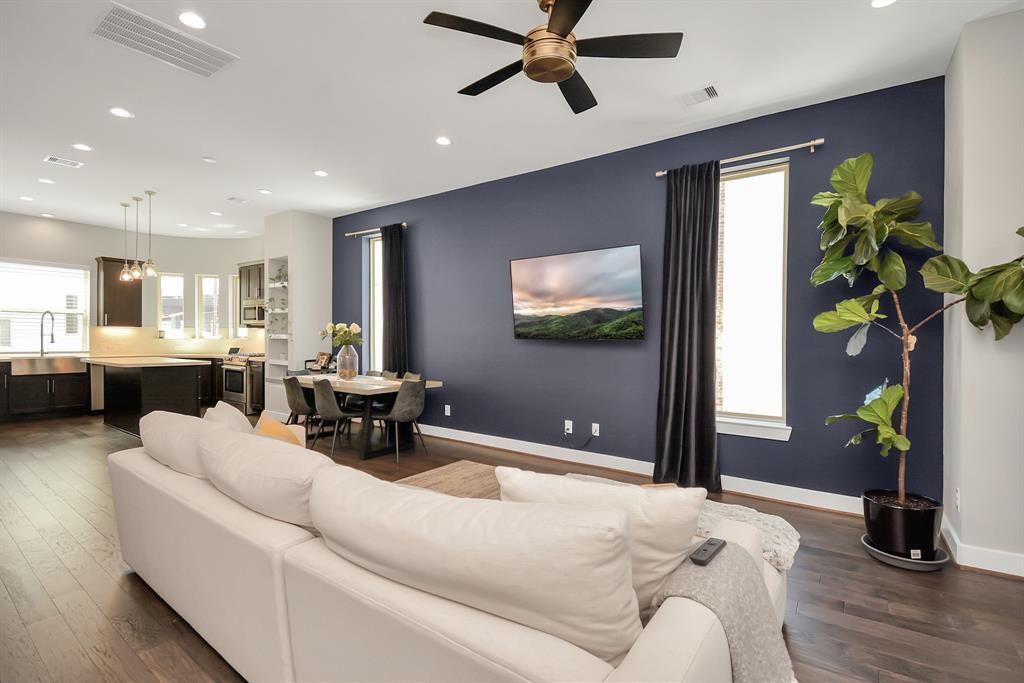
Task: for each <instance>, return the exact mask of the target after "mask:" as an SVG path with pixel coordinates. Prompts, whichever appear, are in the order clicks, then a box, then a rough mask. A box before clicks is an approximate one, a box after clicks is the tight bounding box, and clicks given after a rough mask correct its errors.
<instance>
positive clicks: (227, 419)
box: [203, 401, 252, 434]
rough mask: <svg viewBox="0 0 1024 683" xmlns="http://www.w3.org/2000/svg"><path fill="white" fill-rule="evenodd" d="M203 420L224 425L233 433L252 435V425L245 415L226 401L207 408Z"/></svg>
mask: <svg viewBox="0 0 1024 683" xmlns="http://www.w3.org/2000/svg"><path fill="white" fill-rule="evenodd" d="M203 419H204V420H207V421H209V422H217V423H219V424H222V425H224V426H225V427H227V428H228V429H230V430H231V431H233V432H239V433H241V434H252V424H251V423H250V422H249V418H247V417H246V416H245V413H243V412H242V411H241V410H239V409H238V408H236V407H234V406H233V405H231V404H230V403H225V402H224V401H217V405H215V406H213V407H212V408H207V409H206V414H205V415H203Z"/></svg>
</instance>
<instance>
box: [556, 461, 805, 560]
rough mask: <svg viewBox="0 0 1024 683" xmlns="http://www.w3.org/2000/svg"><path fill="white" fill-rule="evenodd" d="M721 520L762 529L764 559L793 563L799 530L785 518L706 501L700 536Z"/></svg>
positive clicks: (708, 533) (606, 481) (707, 535)
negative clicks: (742, 523) (730, 520)
mask: <svg viewBox="0 0 1024 683" xmlns="http://www.w3.org/2000/svg"><path fill="white" fill-rule="evenodd" d="M565 476H567V477H571V478H573V479H582V480H585V481H599V482H601V483H604V484H619V485H622V486H633V484H626V483H624V482H621V481H615V480H614V479H605V478H604V477H595V476H593V475H589V474H567V475H565ZM719 519H733V520H736V521H738V522H746V523H747V524H749V525H751V526H752V527H754V528H756V529H757V530H758V531H760V532H761V554H762V555H763V556H764V559H765V561H766V562H767V563H768V564H770V565H771V566H773V567H775V568H776V569H778V570H779V571H780V572H784V571H786V570H788V569H789V568H790V567H792V566H793V558H794V557H795V556H796V551H797V549H798V548H800V533H799V532H798V531H797V530H796V529H794V528H793V525H792V524H790V523H789V522H787V521H786V520H784V519H783V518H782V517H779V516H778V515H768V514H765V513H763V512H758V511H757V510H754V509H753V508H748V507H745V506H743V505H731V504H728V503H718V502H715V501H713V500H708V501H705V502H704V509H703V510H701V513H700V517H699V518H698V519H697V535H698V536H702V537H704V538H710V536H711V531H712V529H714V526H715V524H716V523H717V522H718V520H719Z"/></svg>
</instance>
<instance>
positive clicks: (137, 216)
mask: <svg viewBox="0 0 1024 683" xmlns="http://www.w3.org/2000/svg"><path fill="white" fill-rule="evenodd" d="M139 201H140V199H138V198H135V260H136V261H138V260H139Z"/></svg>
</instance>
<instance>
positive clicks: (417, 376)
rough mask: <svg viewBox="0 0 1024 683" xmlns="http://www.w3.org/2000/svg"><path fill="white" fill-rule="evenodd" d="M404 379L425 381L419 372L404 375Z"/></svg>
mask: <svg viewBox="0 0 1024 683" xmlns="http://www.w3.org/2000/svg"><path fill="white" fill-rule="evenodd" d="M402 379H415V380H421V379H423V375H421V374H420V373H418V372H407V373H405V374H404V375H402Z"/></svg>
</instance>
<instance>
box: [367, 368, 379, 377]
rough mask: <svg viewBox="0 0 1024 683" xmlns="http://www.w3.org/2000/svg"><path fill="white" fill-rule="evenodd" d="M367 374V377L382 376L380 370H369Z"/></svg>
mask: <svg viewBox="0 0 1024 683" xmlns="http://www.w3.org/2000/svg"><path fill="white" fill-rule="evenodd" d="M366 376H367V377H380V376H381V374H380V370H367V371H366Z"/></svg>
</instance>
